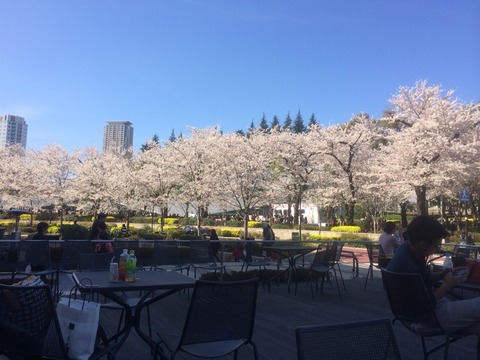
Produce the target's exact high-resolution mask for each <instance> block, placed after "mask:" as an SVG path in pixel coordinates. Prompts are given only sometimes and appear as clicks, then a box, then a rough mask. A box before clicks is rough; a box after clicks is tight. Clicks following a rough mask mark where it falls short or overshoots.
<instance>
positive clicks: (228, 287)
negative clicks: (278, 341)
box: [165, 279, 258, 360]
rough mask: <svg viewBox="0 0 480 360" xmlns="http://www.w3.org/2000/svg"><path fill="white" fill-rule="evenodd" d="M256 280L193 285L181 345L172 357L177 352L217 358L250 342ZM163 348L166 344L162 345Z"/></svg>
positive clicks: (253, 320) (210, 282) (253, 319)
mask: <svg viewBox="0 0 480 360" xmlns="http://www.w3.org/2000/svg"><path fill="white" fill-rule="evenodd" d="M257 292H258V279H250V280H244V281H231V282H218V281H200V280H198V281H197V282H196V285H195V288H194V290H193V295H192V299H191V301H190V307H189V309H188V314H187V318H186V320H185V325H184V327H183V331H182V335H181V337H180V341H179V343H178V345H177V347H176V348H175V350H174V351H173V352H172V354H171V357H170V358H171V359H172V360H173V359H175V357H176V355H177V354H178V353H179V352H184V353H187V354H190V355H193V356H195V357H199V358H217V357H221V356H225V355H228V354H231V353H234V357H235V359H237V355H238V354H237V351H238V349H239V348H240V347H242V346H244V345H247V344H250V345H251V346H252V348H253V355H254V358H255V359H257V358H258V354H257V348H256V346H255V343H254V342H253V341H252V335H253V328H254V322H255V310H256V304H257ZM165 345H166V344H165Z"/></svg>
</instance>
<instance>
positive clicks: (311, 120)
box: [307, 113, 318, 130]
mask: <svg viewBox="0 0 480 360" xmlns="http://www.w3.org/2000/svg"><path fill="white" fill-rule="evenodd" d="M316 125H318V123H317V119H315V114H314V113H312V116H310V121H309V122H308V127H307V130H308V129H311V128H312V127H314V126H316Z"/></svg>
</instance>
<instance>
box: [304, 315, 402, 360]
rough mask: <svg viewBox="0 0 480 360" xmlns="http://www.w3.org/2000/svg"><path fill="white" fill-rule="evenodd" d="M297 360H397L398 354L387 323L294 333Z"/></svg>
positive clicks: (317, 327)
mask: <svg viewBox="0 0 480 360" xmlns="http://www.w3.org/2000/svg"><path fill="white" fill-rule="evenodd" d="M295 335H296V340H297V355H298V360H317V359H322V360H337V359H342V360H349V359H351V360H357V359H368V360H400V359H401V356H400V351H399V348H398V344H397V340H396V338H395V334H394V332H393V328H392V324H391V322H390V320H388V319H379V320H368V321H357V322H348V323H341V324H331V325H311V326H299V327H297V328H296V329H295Z"/></svg>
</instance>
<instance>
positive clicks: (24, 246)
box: [11, 240, 59, 297]
mask: <svg viewBox="0 0 480 360" xmlns="http://www.w3.org/2000/svg"><path fill="white" fill-rule="evenodd" d="M26 274H34V275H37V276H40V277H41V278H42V280H43V282H45V283H46V284H48V285H50V286H51V288H52V291H53V294H54V296H55V297H57V296H58V295H59V293H58V271H57V270H56V269H53V267H52V262H51V259H50V243H49V242H48V240H20V242H19V244H18V252H17V266H16V270H15V272H14V273H12V278H11V281H12V283H13V282H15V277H16V275H26Z"/></svg>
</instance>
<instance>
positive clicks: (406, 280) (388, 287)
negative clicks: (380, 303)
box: [381, 269, 443, 332]
mask: <svg viewBox="0 0 480 360" xmlns="http://www.w3.org/2000/svg"><path fill="white" fill-rule="evenodd" d="M381 271H382V279H383V285H384V288H385V291H386V292H387V297H388V302H389V304H390V308H391V310H392V313H393V315H394V316H395V319H398V320H399V321H401V322H402V324H403V325H405V326H406V327H407V328H408V329H410V330H412V331H413V330H414V329H415V328H419V329H420V328H421V327H422V326H420V325H423V327H425V326H428V327H429V328H432V329H433V328H436V329H438V330H439V331H442V332H443V330H442V327H441V326H440V324H439V323H438V320H437V317H436V315H435V311H434V306H433V303H432V300H431V298H430V295H429V292H428V290H427V288H426V285H425V281H424V280H423V279H422V276H421V275H420V274H408V273H397V272H393V271H389V270H385V269H381Z"/></svg>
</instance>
